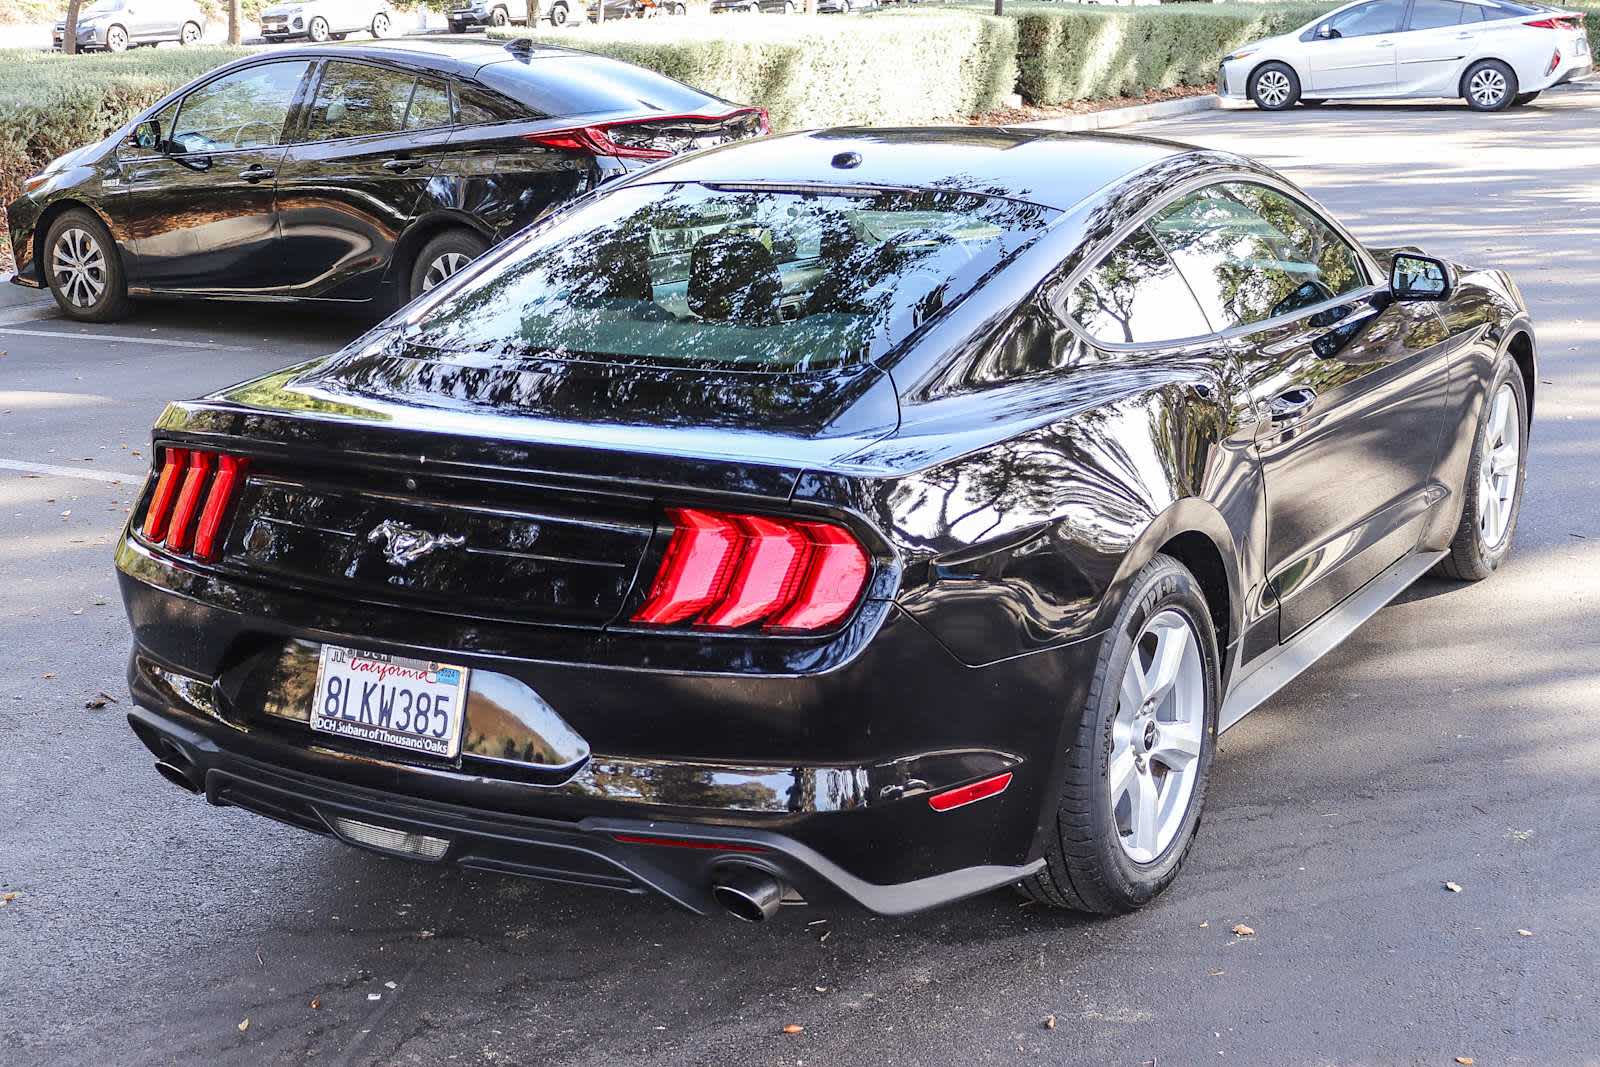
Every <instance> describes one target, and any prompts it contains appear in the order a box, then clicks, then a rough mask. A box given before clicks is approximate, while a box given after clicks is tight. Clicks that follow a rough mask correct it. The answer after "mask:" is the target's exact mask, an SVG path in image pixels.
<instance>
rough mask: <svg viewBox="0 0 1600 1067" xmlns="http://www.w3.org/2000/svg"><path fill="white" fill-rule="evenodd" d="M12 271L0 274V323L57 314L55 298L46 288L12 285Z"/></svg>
mask: <svg viewBox="0 0 1600 1067" xmlns="http://www.w3.org/2000/svg"><path fill="white" fill-rule="evenodd" d="M15 276H16V275H15V273H14V272H13V271H6V272H5V273H4V274H0V325H9V324H11V323H13V322H31V321H32V320H34V319H49V318H54V317H55V316H56V315H57V314H59V309H58V308H57V307H56V301H55V298H54V297H52V296H51V295H50V290H48V289H29V288H28V287H27V286H25V285H13V284H11V279H12V278H14V277H15Z"/></svg>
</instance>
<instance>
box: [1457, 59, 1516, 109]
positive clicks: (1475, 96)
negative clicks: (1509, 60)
mask: <svg viewBox="0 0 1600 1067" xmlns="http://www.w3.org/2000/svg"><path fill="white" fill-rule="evenodd" d="M1461 85H1462V94H1461V95H1462V96H1464V97H1466V100H1467V106H1468V107H1470V108H1472V110H1474V111H1503V110H1505V109H1506V108H1508V107H1510V106H1511V102H1512V100H1514V99H1516V96H1517V76H1516V74H1515V72H1513V71H1512V69H1511V68H1510V67H1508V66H1506V65H1505V64H1504V63H1501V62H1500V61H1499V60H1497V59H1487V60H1484V61H1483V62H1481V63H1474V64H1473V65H1472V66H1471V67H1469V68H1468V69H1467V73H1466V74H1465V75H1463V76H1462V79H1461Z"/></svg>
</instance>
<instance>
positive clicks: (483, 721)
mask: <svg viewBox="0 0 1600 1067" xmlns="http://www.w3.org/2000/svg"><path fill="white" fill-rule="evenodd" d="M1538 381H1539V376H1538V369H1537V366H1536V362H1535V347H1534V331H1533V326H1532V324H1531V323H1530V321H1529V318H1528V314H1527V310H1526V307H1525V306H1524V304H1523V301H1522V297H1521V295H1520V294H1519V293H1518V291H1517V288H1516V286H1515V285H1514V284H1513V283H1512V282H1511V280H1510V279H1509V278H1508V277H1507V276H1506V275H1505V274H1504V273H1503V272H1501V271H1497V270H1492V269H1480V268H1471V267H1463V266H1459V265H1457V264H1454V263H1448V262H1444V261H1442V260H1439V259H1436V258H1433V257H1430V256H1428V255H1426V254H1424V253H1423V252H1422V251H1421V250H1419V249H1417V248H1414V247H1403V248H1369V247H1367V246H1365V245H1364V244H1362V243H1361V242H1360V241H1359V240H1358V239H1357V238H1356V237H1355V236H1354V235H1352V234H1351V233H1350V232H1349V231H1348V230H1346V229H1345V228H1343V227H1342V226H1341V225H1340V224H1339V223H1338V222H1337V221H1336V220H1335V219H1333V218H1332V217H1331V216H1329V215H1328V214H1327V213H1326V212H1325V211H1324V210H1323V209H1322V208H1321V207H1319V206H1318V205H1317V204H1316V203H1315V202H1313V201H1312V200H1310V199H1309V198H1308V197H1307V196H1306V195H1305V194H1304V193H1303V192H1301V191H1300V190H1299V189H1297V188H1296V187H1295V186H1294V185H1293V184H1291V183H1290V182H1288V181H1286V180H1285V179H1283V178H1282V177H1280V176H1279V175H1277V174H1275V173H1274V172H1272V171H1271V170H1269V169H1267V168H1265V167H1262V166H1260V165H1258V164H1255V163H1252V162H1250V161H1249V160H1245V159H1242V158H1240V157H1237V156H1232V155H1226V154H1222V153H1217V152H1210V151H1204V150H1199V149H1191V148H1187V147H1185V146H1181V145H1173V144H1169V143H1164V142H1159V141H1149V140H1140V139H1135V138H1122V137H1113V136H1093V137H1090V136H1070V135H1058V134H1041V133H1038V132H1033V131H1022V130H1005V129H981V128H971V127H962V128H956V129H904V130H861V129H853V130H834V131H825V132H820V133H813V134H801V135H794V136H788V137H780V138H763V139H758V140H754V141H750V142H746V143H741V144H736V145H729V146H724V147H721V148H715V149H711V150H709V151H706V152H697V153H694V154H692V155H688V156H685V157H683V158H681V159H675V160H671V161H668V162H666V163H663V164H662V165H661V166H660V167H656V168H651V169H650V170H648V171H642V172H640V173H637V174H634V175H631V176H629V177H627V178H624V179H622V180H621V181H620V182H615V183H611V184H610V185H608V186H607V187H606V188H605V189H604V190H602V191H601V192H600V193H599V194H598V195H597V196H596V197H594V198H593V199H592V200H590V201H588V202H587V203H585V204H583V205H580V206H578V207H575V208H573V209H572V210H571V211H568V212H564V213H562V214H561V215H559V216H557V217H556V218H553V219H550V220H548V221H547V222H546V223H545V224H543V225H541V226H537V227H534V228H532V229H531V230H529V231H527V232H525V233H524V234H522V235H520V236H518V237H517V238H514V239H513V240H510V241H507V242H505V243H503V244H502V245H500V246H499V247H498V248H497V249H494V250H492V251H491V252H489V253H488V254H487V255H485V256H484V257H483V258H482V259H480V260H479V261H477V262H476V263H474V264H472V265H471V266H469V267H467V268H466V270H465V271H463V272H462V273H460V274H458V275H457V276H456V277H454V278H451V279H450V280H449V281H447V282H446V283H445V284H444V285H442V286H440V287H439V288H438V289H437V290H435V291H434V292H432V293H430V294H427V295H425V296H424V297H422V298H421V299H420V300H418V301H416V302H414V303H413V304H411V305H409V306H408V307H407V308H406V309H405V310H403V311H402V312H400V313H399V314H397V315H395V316H393V317H392V318H391V319H390V320H389V321H387V322H385V323H384V324H382V325H381V326H379V327H377V328H375V329H374V330H372V331H371V332H369V333H368V334H367V335H366V336H364V337H362V338H360V339H358V340H357V341H355V342H353V343H351V344H350V345H349V346H348V347H346V348H345V349H344V350H342V351H340V352H337V353H333V354H331V355H328V356H324V357H321V358H318V359H314V360H312V361H310V362H307V363H302V364H300V365H298V366H294V367H289V368H286V369H283V370H280V371H277V372H275V373H272V374H269V375H267V376H265V377H262V378H259V379H257V380H255V381H251V382H246V383H244V384H241V385H238V386H234V387H230V388H227V389H223V390H221V391H219V392H217V393H214V394H212V395H210V396H206V397H202V398H200V399H197V400H193V401H188V402H184V403H178V404H174V405H172V406H171V407H169V408H168V409H167V411H166V412H165V413H164V414H163V415H162V417H161V419H160V421H159V422H158V424H157V426H156V429H155V438H154V444H155V447H154V449H153V450H152V455H153V456H154V460H153V465H152V469H151V473H150V477H149V479H148V483H147V485H146V486H145V488H144V489H143V490H142V492H141V494H140V497H139V500H138V503H137V505H136V507H135V508H134V511H133V515H132V517H131V521H130V525H129V527H128V529H127V531H126V533H125V535H124V537H123V539H122V541H121V543H120V545H119V547H118V550H117V567H118V569H119V571H120V581H121V588H122V594H123V597H124V599H125V601H126V604H127V608H128V615H129V619H130V621H131V623H132V630H133V640H134V646H133V654H132V660H131V663H130V666H129V684H130V689H131V692H132V694H133V697H134V700H135V701H136V703H137V705H138V707H137V708H136V709H135V710H134V711H133V712H132V714H131V715H130V720H131V722H132V725H133V729H134V730H135V732H136V733H137V734H138V736H139V737H140V738H141V739H142V740H143V742H144V743H145V744H146V745H147V746H148V747H149V749H150V750H151V752H152V753H153V754H154V755H155V757H156V759H157V761H158V763H157V767H158V769H159V770H160V773H162V774H163V775H165V776H166V777H167V778H168V779H169V780H171V781H172V782H174V783H176V784H177V785H180V786H182V787H183V788H185V789H187V790H189V791H190V792H193V793H200V794H203V795H204V796H205V797H206V798H207V799H208V800H209V801H211V802H212V803H214V804H220V805H234V806H237V807H240V808H244V809H247V810H250V811H254V812H257V813H259V814H261V815H264V816H267V817H270V818H273V819H278V820H281V821H284V822H287V823H290V824H293V825H296V826H300V827H304V828H306V829H308V830H313V831H316V832H318V833H322V834H329V835H333V836H335V837H337V838H338V839H340V840H342V841H345V842H348V843H350V844H354V845H358V846H361V847H364V848H368V849H373V850H376V851H378V852H382V853H386V854H388V855H393V856H406V857H410V858H412V859H417V860H423V861H427V862H434V863H444V864H461V865H464V866H469V867H478V868H485V869H490V870H495V871H501V872H508V873H516V874H524V875H529V876H532V877H537V878H553V879H560V880H564V881H568V882H573V883H579V884H583V885H589V886H594V887H599V888H606V889H614V890H621V891H626V892H633V893H643V892H657V893H662V894H665V895H666V896H668V897H670V898H671V899H673V900H675V901H678V902H679V903H681V904H683V905H685V906H687V907H689V908H692V909H695V910H701V911H706V910H714V909H715V908H716V907H717V906H718V904H719V903H720V904H722V905H723V906H726V907H727V908H729V909H731V910H732V911H733V912H734V913H735V914H737V915H740V916H742V917H745V918H749V919H761V918H764V917H766V916H768V915H771V914H773V913H774V912H776V911H778V910H779V909H780V908H781V907H782V906H783V905H784V904H785V903H799V902H802V901H804V902H806V903H809V904H813V905H824V906H831V905H833V904H836V903H839V902H851V901H853V902H855V903H857V904H859V905H862V906H864V907H866V908H869V909H872V910H874V911H878V912H905V911H912V910H915V909H918V908H924V907H928V906H930V905H933V904H938V903H941V902H944V901H949V900H953V899H956V898H958V897H962V896H966V895H969V894H972V893H977V892H980V891H982V890H985V889H990V888H995V887H1000V886H1005V885H1008V884H1012V883H1017V884H1020V885H1021V886H1022V887H1023V889H1024V890H1025V891H1026V892H1028V893H1030V894H1032V895H1033V896H1034V897H1035V898H1036V899H1038V900H1040V901H1043V902H1046V903H1049V904H1053V905H1060V906H1066V907H1072V908H1078V909H1083V910H1087V911H1096V912H1115V911H1126V910H1129V909H1132V908H1137V907H1139V906H1140V905H1142V904H1144V903H1146V902H1147V901H1149V900H1150V899H1152V898H1153V897H1154V896H1155V894H1156V893H1158V892H1159V891H1161V890H1162V889H1163V888H1164V887H1165V886H1166V885H1167V884H1168V883H1169V882H1171V881H1172V879H1173V878H1174V877H1175V876H1176V874H1177V872H1178V869H1179V867H1180V865H1181V864H1182V862H1183V859H1184V856H1185V855H1186V854H1187V853H1188V851H1189V847H1190V844H1191V843H1192V842H1193V841H1194V840H1195V829H1196V827H1197V825H1198V823H1199V820H1200V815H1201V811H1202V809H1203V807H1204V804H1205V799H1206V783H1207V780H1208V776H1209V772H1210V766H1211V762H1212V759H1213V755H1214V753H1215V751H1216V737H1217V734H1218V732H1219V731H1221V730H1224V729H1227V728H1228V727H1229V726H1231V725H1233V724H1234V723H1236V722H1238V721H1239V720H1240V719H1241V718H1242V717H1243V716H1244V715H1245V714H1246V713H1247V712H1249V711H1250V710H1251V709H1253V708H1255V707H1257V706H1259V705H1260V704H1261V703H1262V702H1263V701H1265V700H1267V699H1268V698H1269V697H1271V695H1272V694H1273V693H1274V691H1276V690H1277V689H1278V688H1279V687H1281V686H1283V685H1284V684H1285V683H1287V682H1288V681H1289V680H1290V679H1292V678H1294V677H1295V675H1296V674H1298V673H1299V672H1301V671H1303V670H1306V669H1307V668H1308V667H1310V666H1311V665H1312V664H1313V663H1314V662H1315V661H1316V660H1317V658H1318V657H1319V656H1321V655H1322V654H1324V653H1326V652H1327V651H1328V650H1329V649H1330V648H1332V647H1333V646H1334V645H1336V644H1337V643H1338V642H1339V641H1340V640H1342V639H1343V638H1344V637H1346V636H1348V635H1349V634H1350V633H1351V632H1352V631H1353V630H1354V629H1355V628H1356V626H1358V625H1359V624H1360V623H1361V622H1362V621H1364V620H1365V619H1367V618H1368V617H1370V616H1371V615H1372V614H1373V613H1374V612H1376V611H1378V610H1379V609H1380V608H1381V607H1383V605H1384V604H1385V603H1386V602H1388V601H1389V600H1390V599H1391V598H1392V597H1394V596H1395V595H1397V594H1398V593H1400V592H1401V591H1402V590H1404V589H1405V588H1406V587H1407V585H1409V584H1410V583H1411V582H1412V581H1413V580H1414V579H1416V578H1417V577H1418V576H1419V575H1421V574H1423V573H1424V572H1426V571H1428V570H1430V569H1434V570H1438V571H1439V572H1441V573H1443V574H1446V575H1448V576H1450V577H1453V578H1455V579H1458V580H1475V579H1482V578H1487V577H1488V576H1490V575H1491V574H1492V573H1493V572H1494V571H1495V569H1496V568H1497V567H1498V566H1499V565H1500V564H1501V562H1502V561H1503V560H1504V559H1505V558H1506V555H1507V553H1508V552H1509V550H1510V546H1511V542H1512V537H1513V534H1514V531H1515V527H1516V522H1517V515H1518V510H1519V507H1520V503H1521V499H1522V485H1523V475H1524V469H1525V457H1526V455H1527V447H1526V446H1527V435H1528V426H1529V420H1530V416H1531V414H1532V411H1533V404H1534V391H1535V389H1536V387H1537V383H1538ZM1423 629H1424V630H1425V629H1426V628H1425V627H1424V628H1423ZM1412 639H1413V640H1415V641H1419V642H1420V641H1424V640H1426V636H1425V634H1424V633H1417V634H1414V635H1413V637H1412ZM1325 727H1326V732H1327V736H1326V737H1324V736H1319V733H1318V731H1316V730H1309V731H1308V733H1309V736H1307V737H1305V738H1301V739H1298V740H1297V742H1296V743H1297V744H1298V745H1300V746H1301V747H1302V748H1303V749H1306V750H1308V751H1309V750H1314V749H1316V748H1317V747H1318V746H1319V745H1326V746H1329V751H1328V752H1327V753H1326V754H1325V755H1323V756H1320V757H1315V758H1323V759H1336V758H1338V756H1337V751H1338V731H1339V730H1340V729H1342V728H1343V727H1341V726H1340V725H1339V724H1338V723H1336V722H1334V721H1332V720H1330V721H1329V722H1328V723H1326V724H1325ZM1330 738H1331V740H1330ZM230 825H231V824H230ZM230 832H233V831H232V830H230ZM1275 844H1277V842H1270V843H1263V845H1262V847H1261V849H1260V852H1261V855H1262V857H1263V858H1262V863H1263V864H1264V865H1265V864H1270V863H1271V862H1272V856H1273V855H1274V854H1275V851H1274V848H1273V845H1275ZM264 862H265V860H264Z"/></svg>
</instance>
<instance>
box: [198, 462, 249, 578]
mask: <svg viewBox="0 0 1600 1067" xmlns="http://www.w3.org/2000/svg"><path fill="white" fill-rule="evenodd" d="M245 463H246V461H245V460H243V459H240V458H239V457H238V456H218V457H217V476H216V477H215V478H213V479H212V480H211V492H209V493H207V494H206V506H205V507H204V508H203V509H201V511H200V525H199V526H198V527H196V528H195V532H194V555H195V558H196V559H205V560H209V559H214V558H215V557H216V554H217V535H218V534H219V533H220V532H221V530H222V519H223V517H224V516H225V515H226V514H227V512H228V505H229V504H231V503H233V493H234V490H235V489H237V488H238V487H239V480H240V479H241V478H243V477H244V468H245Z"/></svg>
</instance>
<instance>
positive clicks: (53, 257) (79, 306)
mask: <svg viewBox="0 0 1600 1067" xmlns="http://www.w3.org/2000/svg"><path fill="white" fill-rule="evenodd" d="M42 251H43V255H42V256H41V257H40V259H41V260H42V261H43V267H44V275H45V281H46V282H47V283H48V284H49V286H50V295H52V296H54V297H55V298H56V303H57V304H59V305H60V307H61V310H62V311H63V312H65V313H66V315H67V317H68V318H71V319H77V320H78V321H79V322H114V321H115V320H117V319H120V318H122V317H124V316H125V315H127V313H128V309H129V307H130V304H129V302H128V286H127V280H126V279H125V278H124V276H123V273H122V260H121V258H120V257H119V256H118V255H117V246H116V243H115V242H114V241H113V240H112V238H111V232H110V231H109V230H107V229H106V228H105V225H104V224H103V223H102V222H101V221H100V220H99V219H97V218H95V216H93V215H91V214H90V213H89V212H87V211H81V210H77V209H74V210H72V211H68V212H66V213H65V214H63V215H62V216H61V217H60V218H58V219H56V221H55V222H53V223H51V224H50V231H49V232H48V233H47V234H46V235H45V239H44V248H43V250H42Z"/></svg>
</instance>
